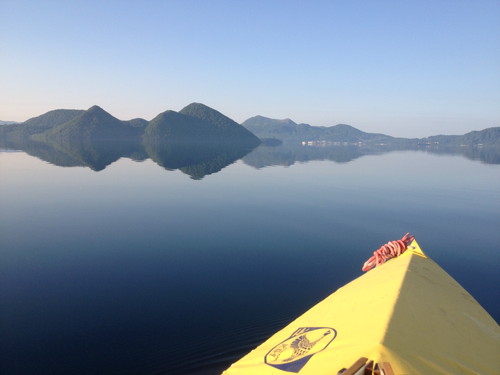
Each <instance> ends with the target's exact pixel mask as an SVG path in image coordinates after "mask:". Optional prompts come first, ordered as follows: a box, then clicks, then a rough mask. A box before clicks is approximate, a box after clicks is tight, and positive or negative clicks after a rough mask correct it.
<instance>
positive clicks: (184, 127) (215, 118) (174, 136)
mask: <svg viewBox="0 0 500 375" xmlns="http://www.w3.org/2000/svg"><path fill="white" fill-rule="evenodd" d="M144 139H146V140H147V141H149V142H152V141H153V142H154V141H159V140H163V141H182V142H206V141H210V142H227V143H240V144H249V145H254V146H256V145H258V144H259V143H260V141H259V139H258V138H257V137H256V136H255V135H253V134H252V133H251V132H249V131H248V130H247V129H245V128H244V127H243V126H241V125H240V124H238V123H236V122H235V121H233V120H231V119H230V118H228V117H226V116H224V115H223V114H221V113H220V112H217V111H215V110H213V109H211V108H209V107H207V106H205V105H203V104H198V103H193V104H190V105H189V106H187V107H185V108H184V109H182V110H181V111H179V112H174V111H166V112H163V113H160V114H159V115H158V116H156V117H155V118H154V119H152V120H151V121H150V122H149V124H148V126H147V127H146V128H145V130H144Z"/></svg>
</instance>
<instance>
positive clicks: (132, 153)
mask: <svg viewBox="0 0 500 375" xmlns="http://www.w3.org/2000/svg"><path fill="white" fill-rule="evenodd" d="M0 147H2V148H6V149H15V150H22V151H25V152H26V153H28V154H30V155H32V156H35V157H37V158H39V159H42V160H44V161H47V162H49V163H51V164H54V165H57V166H61V167H77V166H80V167H88V168H90V169H92V170H93V171H101V170H104V169H105V168H106V167H107V166H108V165H110V164H112V163H114V162H115V161H117V160H118V159H120V158H129V159H132V160H136V161H142V160H146V159H148V158H149V159H151V160H153V161H154V162H155V163H157V164H158V165H159V166H161V167H163V168H164V169H165V170H168V171H172V170H180V171H182V172H183V173H185V174H187V175H189V176H190V177H191V178H192V179H195V180H199V179H202V178H203V177H205V176H206V175H209V174H213V173H217V172H219V171H220V170H222V169H223V168H225V167H226V166H228V165H230V164H232V163H234V162H235V161H237V160H239V159H242V160H243V162H244V163H246V164H247V165H249V166H252V167H254V168H263V167H267V166H291V165H293V164H295V163H297V162H299V163H304V162H308V161H313V160H331V161H334V162H337V163H348V162H350V161H353V160H355V159H357V158H360V157H362V156H365V155H381V154H385V153H388V152H392V151H402V150H412V151H421V152H427V153H433V154H441V155H461V156H464V157H466V158H468V159H471V160H479V161H481V162H483V163H486V164H500V148H498V147H491V146H488V147H486V146H484V147H478V146H466V147H460V146H458V147H453V146H422V145H421V146H418V145H415V146H407V145H406V146H404V147H402V146H394V145H371V146H366V145H365V146H356V145H346V146H326V147H321V146H318V145H313V146H308V145H301V144H278V145H276V144H271V145H269V144H266V143H264V144H262V145H260V146H258V147H255V146H252V145H245V144H234V143H228V142H203V141H166V140H160V139H157V138H152V137H143V138H140V137H131V138H120V139H115V140H110V139H99V138H97V139H96V138H93V139H79V140H74V139H73V140H65V141H63V140H55V139H50V140H47V139H44V140H42V139H38V140H33V139H31V138H23V139H0Z"/></svg>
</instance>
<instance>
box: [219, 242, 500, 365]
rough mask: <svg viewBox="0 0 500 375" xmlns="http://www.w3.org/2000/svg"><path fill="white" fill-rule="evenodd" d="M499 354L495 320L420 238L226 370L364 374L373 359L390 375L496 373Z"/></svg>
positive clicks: (331, 296)
mask: <svg viewBox="0 0 500 375" xmlns="http://www.w3.org/2000/svg"><path fill="white" fill-rule="evenodd" d="M499 353H500V328H499V326H498V324H497V323H496V322H495V320H494V319H493V318H492V317H491V316H490V315H489V314H488V313H487V312H486V311H485V310H484V309H483V308H482V307H481V306H480V305H479V303H478V302H477V301H476V300H475V299H474V298H473V297H472V296H471V295H470V294H469V293H467V292H466V291H465V289H463V288H462V287H461V286H460V285H459V284H458V283H457V282H456V281H455V280H454V279H453V278H452V277H451V276H449V275H448V274H447V273H446V272H445V271H444V270H443V269H442V268H441V267H439V266H438V265H437V264H436V263H435V262H434V261H433V260H432V259H430V258H429V257H428V256H427V255H426V254H425V253H424V252H423V251H422V250H421V249H420V247H419V245H418V243H417V242H416V241H413V242H412V243H411V244H410V246H409V248H408V250H407V251H406V252H405V253H403V254H402V255H401V256H399V257H398V258H396V259H393V260H391V261H389V262H387V263H386V264H384V265H382V266H380V267H377V268H375V269H373V270H372V271H370V272H368V273H366V274H364V275H362V276H360V277H359V278H357V279H355V280H353V281H352V282H350V283H349V284H347V285H345V286H344V287H342V288H340V289H338V290H337V291H336V292H335V293H333V294H331V295H330V296H329V297H327V298H326V299H325V300H323V301H321V302H320V303H318V304H317V305H315V306H314V307H313V308H311V309H310V310H309V311H307V312H306V313H304V314H303V315H302V316H300V317H299V318H297V319H296V320H295V321H293V322H292V323H290V324H289V325H288V326H287V327H285V328H284V329H282V330H281V331H279V332H277V333H276V334H274V335H273V336H272V337H271V338H269V339H268V340H267V341H266V342H264V343H263V344H262V345H260V346H259V347H257V348H256V349H254V350H253V351H252V352H250V353H249V354H247V355H246V356H244V357H243V358H242V359H240V360H239V361H237V362H236V363H234V364H233V365H232V366H231V367H230V368H229V369H227V370H226V371H225V372H224V373H223V374H224V375H246V374H249V375H250V374H252V375H254V374H259V375H266V374H269V375H272V374H276V375H277V374H281V375H284V374H287V373H289V374H293V373H299V374H304V375H322V374H325V375H327V374H328V375H331V374H337V373H339V374H342V370H344V374H345V375H347V374H348V373H349V372H351V371H356V372H352V374H355V373H356V374H358V373H359V374H364V372H357V370H355V366H354V367H352V366H351V365H353V364H355V363H358V365H359V366H358V368H365V367H366V364H365V362H366V363H368V362H367V361H370V360H372V361H373V364H370V365H369V366H372V367H374V368H375V367H376V368H378V370H377V371H378V373H380V374H385V375H389V374H390V373H391V371H392V373H394V374H397V375H399V374H426V375H431V374H485V375H487V374H491V375H493V374H498V369H499V368H500V360H499ZM377 364H378V365H377ZM384 366H385V367H384ZM349 367H351V368H349ZM346 368H347V370H345V369H346ZM384 369H385V370H384ZM363 371H364V370H363ZM370 373H371V372H370Z"/></svg>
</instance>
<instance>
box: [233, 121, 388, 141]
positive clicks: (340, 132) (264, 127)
mask: <svg viewBox="0 0 500 375" xmlns="http://www.w3.org/2000/svg"><path fill="white" fill-rule="evenodd" d="M242 125H243V126H244V127H245V128H247V129H248V130H250V131H251V132H253V133H254V134H255V135H257V136H258V137H260V138H276V139H279V140H281V141H283V142H287V143H300V142H308V141H328V142H341V143H352V144H354V143H358V142H380V143H383V142H389V141H391V142H392V141H394V140H395V138H393V137H390V136H388V135H384V134H377V133H365V132H363V131H361V130H359V129H356V128H354V127H352V126H350V125H345V124H338V125H335V126H329V127H323V126H312V125H309V124H297V123H295V122H294V121H292V120H290V119H285V120H276V119H271V118H267V117H263V116H255V117H252V118H249V119H248V120H246V121H245V122H243V123H242Z"/></svg>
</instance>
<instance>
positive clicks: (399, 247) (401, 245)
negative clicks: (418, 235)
mask: <svg viewBox="0 0 500 375" xmlns="http://www.w3.org/2000/svg"><path fill="white" fill-rule="evenodd" d="M414 238H415V236H412V235H411V234H410V233H406V234H405V235H404V236H403V238H401V239H400V240H397V241H390V242H388V243H386V244H385V245H383V246H381V247H380V249H378V250H376V251H374V252H373V256H372V257H371V258H370V259H368V260H367V261H366V262H365V263H364V264H363V268H362V270H363V271H365V272H366V271H369V270H371V269H372V268H373V267H378V266H380V265H381V264H384V263H385V261H386V260H388V259H391V258H395V257H398V256H400V255H401V254H403V253H404V252H405V250H406V249H407V248H408V245H409V244H410V243H411V242H412V241H413V239H414Z"/></svg>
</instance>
